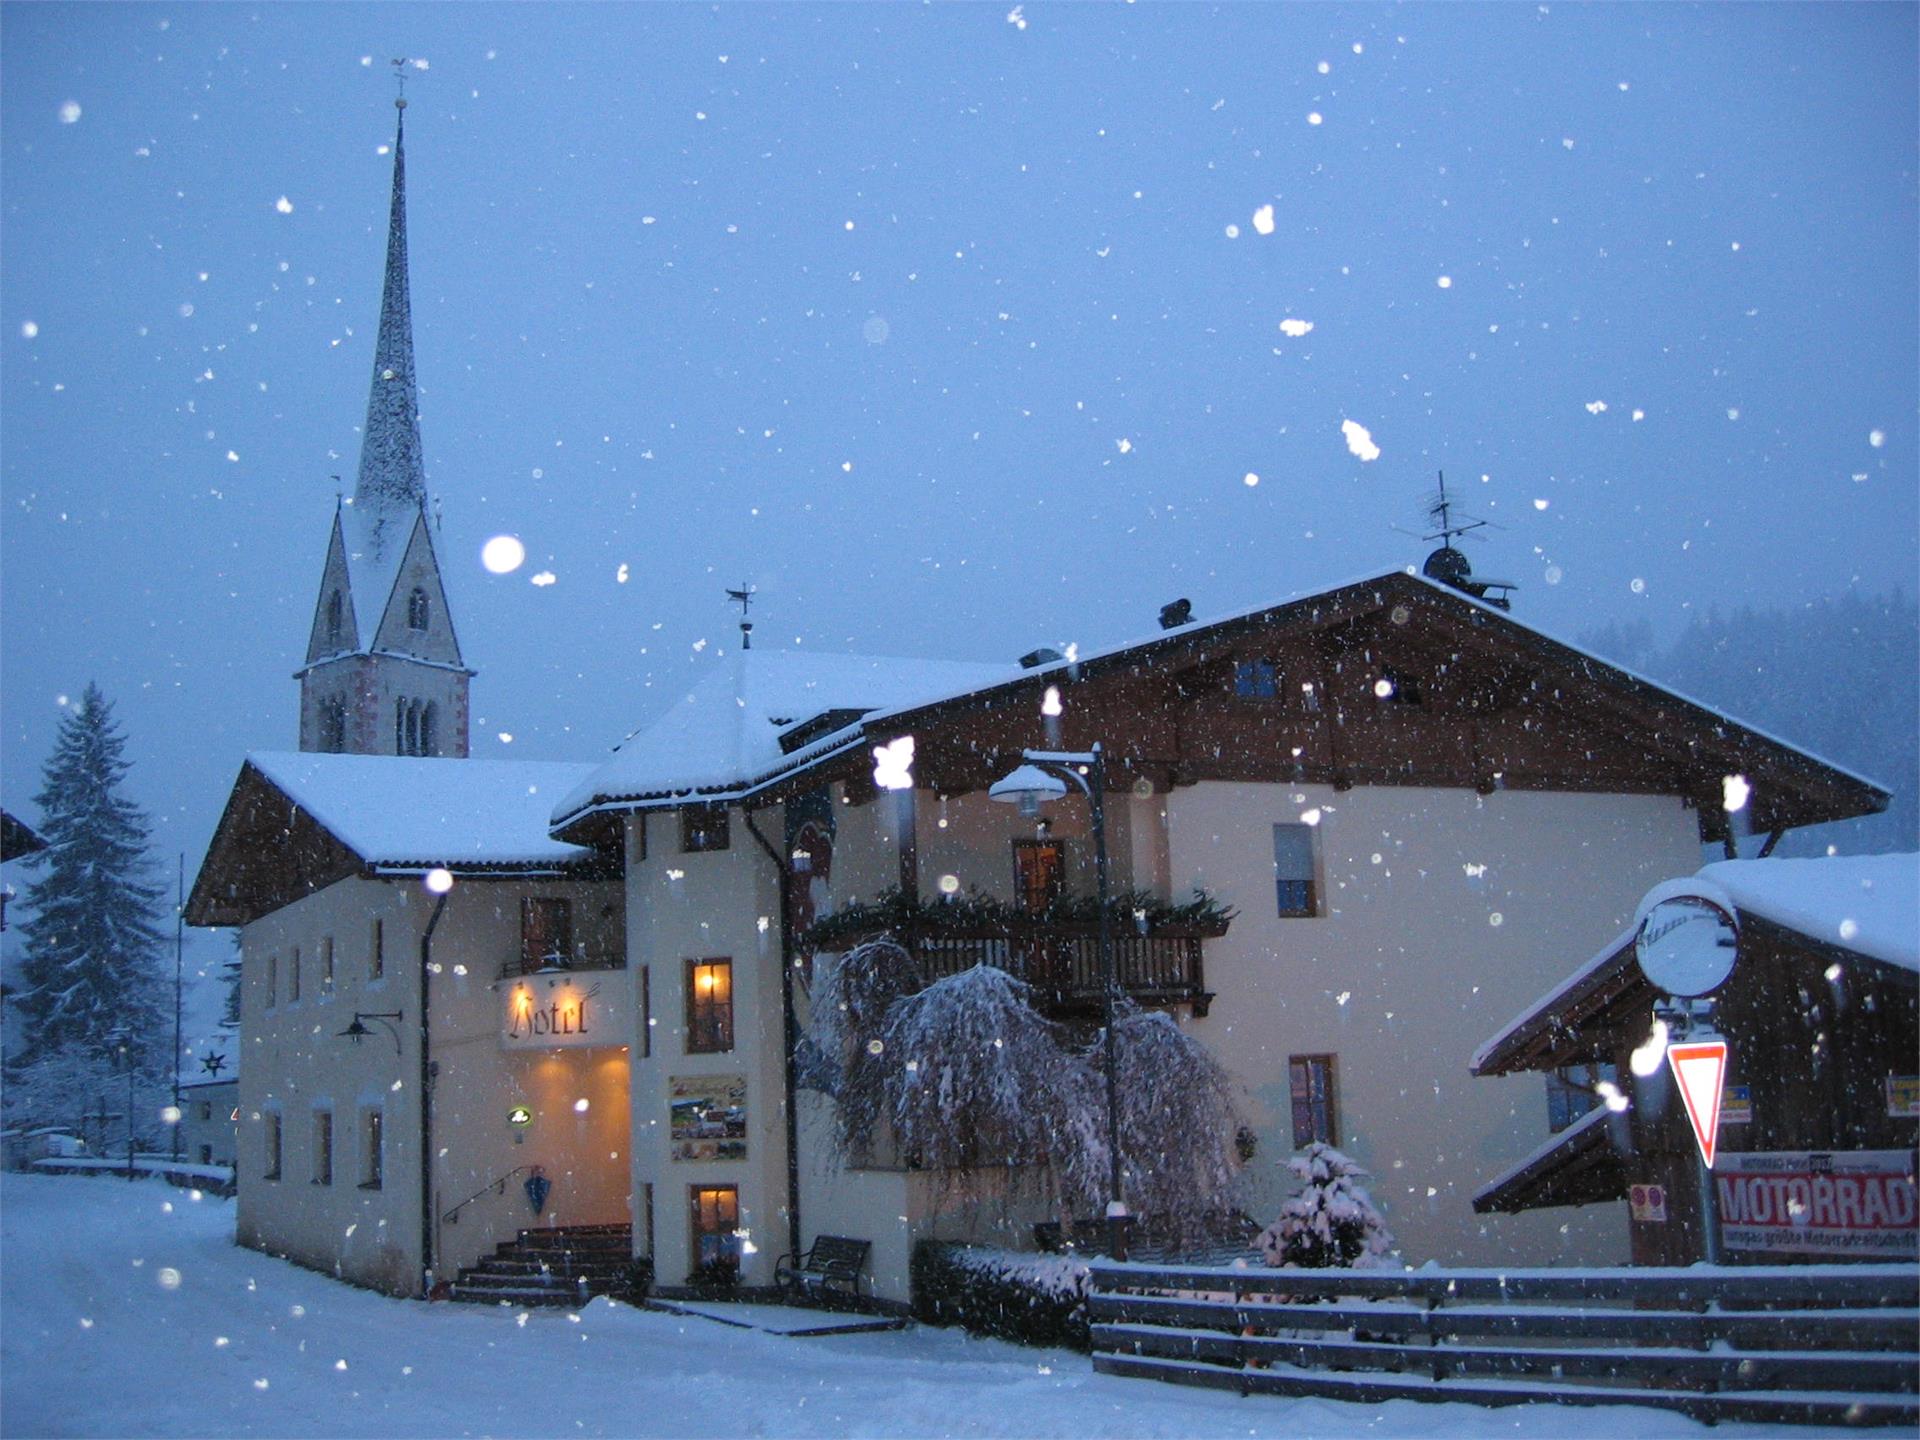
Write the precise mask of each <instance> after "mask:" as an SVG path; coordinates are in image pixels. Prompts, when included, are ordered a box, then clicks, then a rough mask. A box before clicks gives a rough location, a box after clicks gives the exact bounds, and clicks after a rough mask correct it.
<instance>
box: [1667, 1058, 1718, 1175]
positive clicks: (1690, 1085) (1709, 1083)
mask: <svg viewBox="0 0 1920 1440" xmlns="http://www.w3.org/2000/svg"><path fill="white" fill-rule="evenodd" d="M1667 1064H1668V1066H1670V1067H1671V1068H1672V1070H1673V1078H1674V1079H1676V1080H1678V1081H1679V1082H1680V1099H1681V1100H1682V1101H1683V1102H1685V1104H1686V1107H1687V1119H1688V1120H1690V1121H1692V1122H1693V1138H1694V1140H1695V1141H1696V1142H1698V1144H1699V1146H1700V1158H1701V1159H1702V1160H1704V1161H1706V1164H1707V1168H1708V1169H1709V1170H1711V1169H1712V1168H1713V1153H1714V1149H1715V1147H1716V1146H1717V1145H1718V1144H1719V1141H1720V1087H1721V1084H1722V1082H1723V1081H1725V1079H1726V1078H1727V1042H1726V1041H1725V1040H1721V1039H1719V1038H1715V1039H1712V1040H1689V1041H1687V1042H1685V1043H1684V1044H1678V1045H1669V1046H1667Z"/></svg>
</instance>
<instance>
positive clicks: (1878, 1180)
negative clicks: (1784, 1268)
mask: <svg viewBox="0 0 1920 1440" xmlns="http://www.w3.org/2000/svg"><path fill="white" fill-rule="evenodd" d="M1713 1183H1714V1190H1715V1193H1716V1197H1717V1199H1718V1200H1719V1202H1720V1243H1721V1245H1722V1247H1723V1248H1725V1249H1727V1250H1745V1251H1759V1252H1764V1253H1766V1254H1768V1255H1781V1256H1787V1255H1849V1256H1854V1257H1857V1258H1860V1259H1874V1260H1912V1259H1914V1258H1915V1257H1916V1254H1920V1248H1917V1247H1916V1245H1915V1238H1916V1234H1917V1233H1920V1232H1916V1228H1915V1218H1914V1217H1915V1204H1914V1154H1913V1152H1912V1151H1910V1150H1836V1151H1832V1152H1825V1151H1818V1150H1816V1151H1805V1150H1766V1151H1749V1152H1746V1153H1742V1154H1733V1153H1729V1152H1724V1151H1723V1152H1722V1153H1721V1155H1720V1156H1719V1163H1718V1164H1717V1165H1716V1166H1715V1167H1714V1172H1713Z"/></svg>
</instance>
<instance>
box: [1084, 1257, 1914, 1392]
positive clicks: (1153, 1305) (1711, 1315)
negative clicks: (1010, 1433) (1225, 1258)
mask: <svg viewBox="0 0 1920 1440" xmlns="http://www.w3.org/2000/svg"><path fill="white" fill-rule="evenodd" d="M1088 1306H1089V1310H1090V1313H1091V1316H1092V1319H1093V1351H1094V1357H1093V1359H1094V1368H1095V1369H1096V1370H1099V1371H1103V1372H1105V1373H1108V1374H1113V1375H1132V1376H1140V1377H1146V1378H1151V1379H1157V1380H1170V1381H1175V1382H1178V1383H1182V1384H1189V1385H1208V1386H1214V1387H1218V1388H1222V1389H1228V1390H1238V1391H1240V1392H1241V1393H1243V1394H1254V1393H1266V1394H1281V1395H1318V1396H1323V1397H1327V1398H1332V1399H1341V1400H1355V1401H1361V1402H1364V1403H1369V1404H1377V1403H1379V1402H1380V1401H1383V1400H1396V1399H1399V1400H1404V1399H1415V1400H1452V1401H1468V1402H1472V1403H1477V1404H1483V1405H1513V1404H1523V1403H1527V1402H1530V1401H1532V1402H1539V1401H1551V1402H1557V1403H1561V1404H1568V1405H1600V1404H1627V1405H1653V1406H1660V1407H1664V1408H1667V1409H1673V1410H1680V1411H1684V1412H1685V1413H1687V1414H1689V1415H1692V1416H1694V1417H1695V1418H1698V1419H1707V1420H1743V1421H1783V1420H1784V1421H1792V1422H1800V1423H1808V1424H1827V1425H1832V1424H1847V1425H1863V1424H1900V1425H1908V1426H1911V1425H1913V1424H1914V1423H1915V1421H1916V1419H1920V1404H1917V1403H1916V1399H1915V1381H1916V1374H1920V1363H1917V1362H1920V1339H1917V1338H1916V1335H1917V1334H1920V1270H1917V1269H1916V1268H1915V1267H1913V1266H1911V1265H1805V1266H1740V1267H1717V1268H1709V1267H1705V1266H1693V1267H1690V1268H1686V1269H1655V1268H1652V1267H1632V1268H1620V1269H1605V1270H1441V1269H1436V1268H1426V1269H1420V1270H1399V1271H1391V1270H1389V1271H1383V1270H1368V1271H1356V1270H1341V1269H1328V1270H1277V1269H1267V1268H1265V1267H1257V1268H1248V1269H1239V1268H1234V1269H1215V1268H1211V1267H1200V1266H1169V1265H1158V1266H1156V1265H1143V1264H1131V1265H1129V1264H1119V1263H1114V1262H1110V1261H1100V1262H1096V1263H1095V1264H1094V1266H1093V1268H1092V1277H1091V1292H1090V1296H1089V1301H1088Z"/></svg>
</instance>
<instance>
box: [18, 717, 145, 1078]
mask: <svg viewBox="0 0 1920 1440" xmlns="http://www.w3.org/2000/svg"><path fill="white" fill-rule="evenodd" d="M125 748H126V738H125V736H123V735H122V734H121V733H120V730H119V727H118V726H116V725H115V724H114V720H113V707H112V706H111V705H110V704H108V702H107V699H106V697H105V696H104V695H102V694H101V693H100V690H99V687H98V686H94V685H89V686H87V690H86V693H85V694H84V695H83V696H81V698H80V703H79V704H78V705H77V706H75V707H73V709H72V710H71V711H70V712H69V713H68V714H67V716H66V717H65V718H64V719H63V720H62V721H61V723H60V733H59V736H58V738H57V739H56V741H55V743H54V750H53V755H52V757H51V758H50V759H49V760H48V761H47V765H46V769H45V771H44V772H43V775H42V777H41V781H42V783H41V789H40V793H39V794H37V795H36V796H34V797H33V798H34V803H35V804H36V805H38V806H39V807H40V815H41V820H40V825H39V830H40V834H41V835H42V836H43V837H44V838H45V839H46V841H47V848H46V849H45V850H42V851H39V852H38V853H37V854H35V855H33V856H31V857H29V858H28V860H27V861H26V862H25V863H27V864H29V865H33V866H37V867H39V868H40V869H42V870H44V871H45V872H46V873H45V874H44V875H43V876H42V877H41V878H40V879H39V880H36V881H35V882H34V883H33V884H32V885H31V886H30V887H29V888H28V890H27V894H26V896H25V903H26V905H27V906H28V908H30V909H31V910H32V912H33V914H32V918H31V919H29V920H28V921H27V922H26V923H25V924H24V925H22V926H21V927H20V928H21V931H22V936H23V939H24V942H25V943H24V944H23V945H22V947H21V949H22V954H21V984H20V988H19V991H18V993H16V994H15V996H14V997H13V1002H14V1004H16V1005H17V1006H18V1007H19V1010H20V1014H21V1016H22V1018H23V1020H24V1022H25V1031H26V1045H25V1048H24V1049H23V1051H22V1053H21V1055H20V1056H19V1060H18V1064H20V1065H23V1066H27V1065H32V1064H34V1063H36V1062H37V1061H39V1060H41V1059H42V1058H44V1057H45V1056H47V1055H48V1054H51V1053H53V1052H56V1051H61V1050H67V1049H79V1050H81V1051H84V1052H88V1053H91V1054H106V1053H109V1052H110V1051H111V1050H112V1048H113V1047H112V1045H111V1043H110V1037H112V1036H114V1035H115V1034H116V1033H117V1032H125V1033H127V1034H130V1035H131V1036H132V1037H133V1040H134V1045H135V1048H136V1053H137V1056H138V1058H139V1060H140V1062H141V1063H142V1064H153V1063H157V1062H159V1061H161V1060H162V1059H163V1058H164V1057H163V1053H162V1051H163V1046H162V1045H161V1044H160V1043H159V1041H160V1034H159V1018H160V1011H159V1005H158V1003H157V1000H158V997H159V995H160V993H161V991H162V989H163V988H164V986H163V984H162V982H163V980H164V976H163V974H162V966H161V963H160V962H161V935H160V932H159V930H158V929H157V928H156V926H155V924H154V918H155V911H156V907H157V906H158V905H159V903H160V899H161V893H162V891H161V887H160V886H158V885H155V884H151V883H149V878H148V877H149V874H150V870H151V862H150V860H149V857H148V855H147V836H148V825H147V818H146V816H145V815H144V814H143V813H142V812H141V810H140V808H139V807H138V806H137V805H135V804H134V803H133V801H131V800H129V799H128V798H127V797H126V796H125V795H124V794H123V793H122V791H121V785H122V782H123V781H124V780H125V779H126V775H127V770H128V768H129V767H128V763H127V761H126V759H125V758H124V756H123V752H124V751H125Z"/></svg>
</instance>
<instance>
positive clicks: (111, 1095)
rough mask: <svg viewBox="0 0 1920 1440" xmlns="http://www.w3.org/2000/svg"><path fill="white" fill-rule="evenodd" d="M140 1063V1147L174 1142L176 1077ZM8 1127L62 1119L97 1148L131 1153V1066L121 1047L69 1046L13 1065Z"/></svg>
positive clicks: (0, 1094)
mask: <svg viewBox="0 0 1920 1440" xmlns="http://www.w3.org/2000/svg"><path fill="white" fill-rule="evenodd" d="M135 1059H136V1063H135V1066H134V1073H133V1133H134V1141H135V1146H136V1148H138V1149H140V1150H161V1149H166V1148H168V1146H169V1142H170V1136H169V1132H168V1127H167V1123H166V1116H165V1113H164V1112H165V1111H166V1108H167V1107H168V1105H170V1104H171V1103H172V1081H171V1079H170V1078H168V1077H164V1076H162V1075H160V1074H158V1073H156V1072H155V1071H154V1070H152V1069H146V1070H143V1069H141V1068H140V1066H139V1064H138V1063H137V1061H138V1057H137V1056H136V1057H135ZM0 1113H3V1114H4V1115H5V1117H6V1124H7V1128H8V1129H21V1130H31V1129H36V1128H38V1127H40V1126H43V1125H60V1126H64V1127H66V1128H67V1129H69V1130H71V1131H72V1132H73V1133H74V1134H76V1135H78V1136H80V1137H81V1138H82V1139H84V1140H85V1141H86V1142H87V1145H88V1146H89V1147H90V1148H91V1149H92V1150H93V1152H94V1153H95V1154H97V1155H98V1154H105V1155H109V1156H115V1155H125V1154H126V1153H127V1070H126V1062H125V1060H124V1058H123V1057H122V1056H121V1055H120V1054H119V1053H118V1050H117V1048H106V1047H103V1048H102V1049H100V1050H88V1049H86V1048H84V1047H81V1046H67V1047H66V1048H64V1049H61V1050H54V1051H49V1052H47V1053H46V1054H43V1055H42V1056H41V1057H40V1058H39V1059H38V1060H37V1061H36V1062H35V1063H33V1064H31V1065H25V1066H21V1067H20V1068H18V1069H11V1068H10V1069H9V1070H8V1072H7V1083H6V1088H5V1090H4V1091H0Z"/></svg>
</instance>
